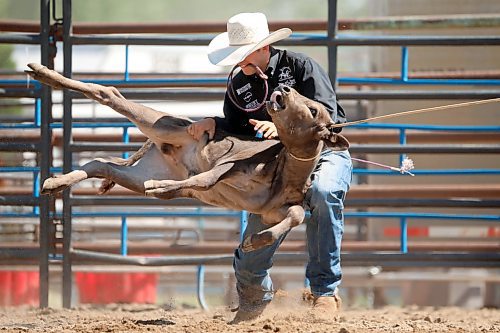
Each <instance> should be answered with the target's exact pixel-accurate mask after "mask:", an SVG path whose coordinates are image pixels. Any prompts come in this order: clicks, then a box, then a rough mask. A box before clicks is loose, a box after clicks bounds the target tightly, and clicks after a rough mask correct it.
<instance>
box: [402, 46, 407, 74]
mask: <svg viewBox="0 0 500 333" xmlns="http://www.w3.org/2000/svg"><path fill="white" fill-rule="evenodd" d="M401 80H403V82H407V81H408V47H407V46H402V47H401Z"/></svg>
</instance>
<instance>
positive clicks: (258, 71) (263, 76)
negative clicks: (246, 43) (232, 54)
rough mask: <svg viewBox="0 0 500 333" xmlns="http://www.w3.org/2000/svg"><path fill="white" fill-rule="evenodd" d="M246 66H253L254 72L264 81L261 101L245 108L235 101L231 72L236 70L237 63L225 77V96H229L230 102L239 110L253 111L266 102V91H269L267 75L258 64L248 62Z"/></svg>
mask: <svg viewBox="0 0 500 333" xmlns="http://www.w3.org/2000/svg"><path fill="white" fill-rule="evenodd" d="M247 66H252V67H254V68H255V71H256V73H255V74H256V75H257V76H258V77H260V78H261V79H262V80H263V81H264V97H263V99H262V102H260V103H258V104H257V106H256V107H254V108H250V109H247V108H244V107H242V106H240V105H239V104H238V102H237V101H236V94H235V93H234V88H233V72H234V71H235V70H236V68H238V67H239V66H238V65H236V66H234V67H233V69H232V70H231V72H230V73H229V75H228V77H227V84H226V90H227V96H228V97H229V99H230V100H231V102H232V103H233V104H234V106H236V107H237V108H238V109H240V110H241V111H245V112H254V111H257V110H259V109H260V108H261V107H262V106H263V105H264V104H265V103H266V99H267V93H268V91H269V86H268V84H267V75H266V74H264V72H263V71H262V69H260V68H259V66H256V65H254V64H248V65H247Z"/></svg>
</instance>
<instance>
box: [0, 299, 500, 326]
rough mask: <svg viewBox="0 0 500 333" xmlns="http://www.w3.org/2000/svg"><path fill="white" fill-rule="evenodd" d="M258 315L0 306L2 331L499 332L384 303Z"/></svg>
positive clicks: (475, 313)
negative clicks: (240, 319) (235, 320)
mask: <svg viewBox="0 0 500 333" xmlns="http://www.w3.org/2000/svg"><path fill="white" fill-rule="evenodd" d="M268 310H269V311H266V313H265V315H263V317H261V318H259V319H257V320H255V321H253V322H246V323H240V324H237V325H230V324H228V322H229V321H230V320H231V319H232V317H233V315H234V313H232V312H231V311H230V309H229V308H218V309H211V310H209V311H206V312H204V311H202V310H196V309H173V308H172V307H168V306H165V307H160V306H153V305H124V304H115V305H107V306H103V307H100V308H98V307H90V306H84V307H78V308H75V309H51V308H47V309H38V308H0V333H4V332H175V333H177V332H186V333H192V332H207V333H212V332H266V333H271V332H285V333H287V332H297V333H299V332H300V333H304V332H317V333H319V332H329V333H330V332H338V333H350V332H352V333H353V332H417V333H420V332H422V333H423V332H436V333H437V332H440V333H447V332H457V333H458V332H460V333H464V332H480V333H482V332H500V310H499V309H481V310H467V309H462V308H451V307H448V308H430V307H426V308H419V307H406V308H398V307H386V308H382V309H377V310H366V309H364V310H363V309H344V310H342V311H341V312H339V313H337V314H334V315H327V314H321V315H320V316H318V315H316V314H314V313H311V312H310V310H309V308H308V307H306V305H304V304H293V302H282V303H281V304H274V305H273V306H272V307H270V308H268Z"/></svg>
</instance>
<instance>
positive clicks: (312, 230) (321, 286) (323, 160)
mask: <svg viewBox="0 0 500 333" xmlns="http://www.w3.org/2000/svg"><path fill="white" fill-rule="evenodd" d="M351 179H352V162H351V157H350V155H349V152H347V151H344V152H333V151H331V150H324V151H323V152H322V153H321V156H320V160H319V162H318V165H317V167H316V169H315V170H314V171H313V173H312V174H311V180H312V183H311V187H310V188H309V190H308V191H307V193H306V197H305V200H304V207H305V208H306V209H309V211H310V212H311V216H310V218H309V219H306V224H307V225H306V237H307V250H308V252H309V262H308V263H307V269H306V277H307V279H308V282H309V285H310V287H311V291H312V293H313V294H314V295H316V296H332V295H333V294H334V293H335V291H336V288H337V286H338V285H339V284H340V281H341V278H342V271H341V268H340V243H341V241H342V235H343V232H344V217H343V213H342V211H343V209H344V199H345V196H346V193H347V191H348V190H349V186H350V183H351ZM268 227H269V226H268V225H264V224H262V223H261V219H260V216H259V215H255V214H250V216H249V219H248V226H247V228H246V230H245V233H244V237H246V236H247V235H251V234H253V233H256V232H259V231H261V230H263V229H266V228H268ZM285 237H286V235H283V237H281V238H280V239H278V240H277V241H276V242H275V243H273V244H272V245H270V246H267V247H265V248H262V249H259V250H256V251H252V252H247V253H244V252H243V251H241V249H240V248H238V249H236V250H235V254H234V261H233V267H234V271H235V275H236V280H237V291H238V295H239V297H240V306H241V305H242V304H241V303H242V302H244V303H259V302H261V303H262V302H264V303H266V302H269V301H271V299H272V298H273V283H272V281H271V277H270V275H269V269H270V268H271V267H272V265H273V261H272V257H273V255H274V253H275V252H276V250H277V249H278V247H279V245H280V244H281V242H283V240H284V238H285Z"/></svg>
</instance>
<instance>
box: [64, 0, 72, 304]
mask: <svg viewBox="0 0 500 333" xmlns="http://www.w3.org/2000/svg"><path fill="white" fill-rule="evenodd" d="M71 26H72V23H71V0H64V1H63V52H64V69H63V75H64V76H65V77H69V78H70V77H72V71H73V68H72V59H71V58H72V54H73V49H72V42H71V34H72V28H71ZM71 132H72V99H71V96H70V93H69V91H67V90H64V91H63V150H64V153H63V173H68V172H71V170H72V168H73V167H72V164H73V156H72V152H71V143H72V141H73V140H72V133H71ZM71 224H72V206H71V189H70V188H68V189H66V190H64V191H63V295H62V298H63V307H64V308H70V307H71V296H72V289H73V288H72V284H73V268H72V261H71V254H70V250H71V230H72V225H71Z"/></svg>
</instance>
